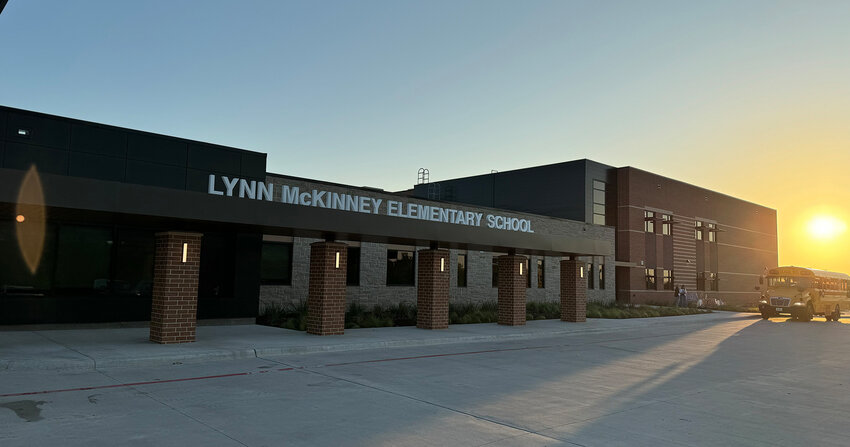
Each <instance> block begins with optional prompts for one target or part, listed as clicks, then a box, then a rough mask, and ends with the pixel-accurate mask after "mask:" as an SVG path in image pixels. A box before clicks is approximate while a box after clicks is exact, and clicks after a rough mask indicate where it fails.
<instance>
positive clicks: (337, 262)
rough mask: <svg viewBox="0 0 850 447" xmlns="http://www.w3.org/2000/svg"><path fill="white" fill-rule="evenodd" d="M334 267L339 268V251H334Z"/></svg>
mask: <svg viewBox="0 0 850 447" xmlns="http://www.w3.org/2000/svg"><path fill="white" fill-rule="evenodd" d="M334 268H339V252H336V261H335V262H334Z"/></svg>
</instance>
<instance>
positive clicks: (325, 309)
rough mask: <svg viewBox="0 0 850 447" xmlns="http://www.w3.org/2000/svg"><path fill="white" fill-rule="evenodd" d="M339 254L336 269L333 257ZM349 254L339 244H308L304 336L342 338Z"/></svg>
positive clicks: (344, 246) (343, 245)
mask: <svg viewBox="0 0 850 447" xmlns="http://www.w3.org/2000/svg"><path fill="white" fill-rule="evenodd" d="M337 253H339V267H337V266H336V254H337ZM347 255H348V252H347V250H346V245H345V244H342V243H339V242H314V243H312V244H310V279H309V284H308V291H307V333H308V334H315V335H342V334H343V332H344V331H345V271H346V270H345V266H346V261H347Z"/></svg>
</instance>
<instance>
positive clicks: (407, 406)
mask: <svg viewBox="0 0 850 447" xmlns="http://www.w3.org/2000/svg"><path fill="white" fill-rule="evenodd" d="M676 318H677V320H670V323H671V324H667V325H665V324H658V323H660V322H661V320H664V319H655V320H656V321H655V322H653V324H637V323H634V322H632V323H629V322H623V324H622V325H621V326H620V327H619V328H613V327H609V328H607V330H604V331H585V332H581V331H574V332H571V333H560V334H557V335H552V334H547V333H546V331H538V332H539V334H538V335H537V336H528V337H524V338H519V339H501V340H495V339H494V340H489V341H488V340H484V339H482V340H480V341H467V342H463V341H454V342H452V343H448V344H430V345H422V346H405V347H396V348H386V347H385V348H379V349H358V350H349V351H344V352H316V353H310V354H298V353H289V354H288V355H281V354H277V355H263V354H259V355H256V356H254V357H248V358H242V359H233V360H227V361H205V362H198V363H183V362H173V363H174V364H169V365H164V366H139V365H134V366H132V367H126V366H125V367H117V366H116V367H99V368H97V369H80V368H69V369H48V370H46V369H29V370H15V369H8V370H6V371H4V372H0V445H3V446H19V445H20V446H30V445H40V446H45V445H62V446H76V445H87V446H91V445H104V446H106V445H109V446H113V445H156V446H168V445H175V446H178V445H179V446H183V447H185V446H189V445H204V446H218V445H222V446H240V445H242V446H244V445H247V446H263V445H268V446H278V445H293V446H342V445H369V446H372V445H388V446H389V445H393V446H395V445H415V446H432V445H433V446H483V445H488V446H543V445H586V446H612V445H623V446H643V445H645V446H665V445H699V446H703V445H718V446H719V445H723V446H728V445H787V446H799V445H836V446H845V445H847V439H848V437H850V427H848V426H847V424H846V420H847V418H846V415H847V414H848V413H850V397H848V393H847V387H848V386H850V383H849V382H848V379H847V378H848V377H850V366H849V365H848V362H847V361H846V359H847V358H848V354H850V344H848V343H847V341H848V339H850V325H848V324H843V323H826V322H824V321H822V319H821V320H820V321H814V322H811V323H796V322H789V321H787V319H785V318H781V319H772V320H768V321H762V320H760V319H757V318H752V317H741V318H733V319H730V318H717V317H710V318H705V316H692V317H676ZM848 322H850V321H848ZM534 323H536V322H534ZM532 326H533V325H532ZM505 329H509V328H505ZM532 329H533V328H532ZM421 332H424V333H425V334H428V336H433V335H431V334H433V332H429V331H421ZM0 340H2V338H0ZM0 346H2V345H0Z"/></svg>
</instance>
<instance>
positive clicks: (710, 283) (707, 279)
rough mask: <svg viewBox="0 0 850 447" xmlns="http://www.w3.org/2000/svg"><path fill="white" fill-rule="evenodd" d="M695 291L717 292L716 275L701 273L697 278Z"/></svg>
mask: <svg viewBox="0 0 850 447" xmlns="http://www.w3.org/2000/svg"><path fill="white" fill-rule="evenodd" d="M697 290H712V291H717V290H718V287H717V273H714V272H702V273H701V274H700V275H698V276H697Z"/></svg>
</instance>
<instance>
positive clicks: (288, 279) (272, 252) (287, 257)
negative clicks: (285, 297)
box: [260, 242, 350, 285]
mask: <svg viewBox="0 0 850 447" xmlns="http://www.w3.org/2000/svg"><path fill="white" fill-rule="evenodd" d="M349 262H350V261H349ZM260 281H261V282H262V283H263V284H278V285H291V284H292V244H291V243H280V242H263V253H262V261H261V265H260Z"/></svg>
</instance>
